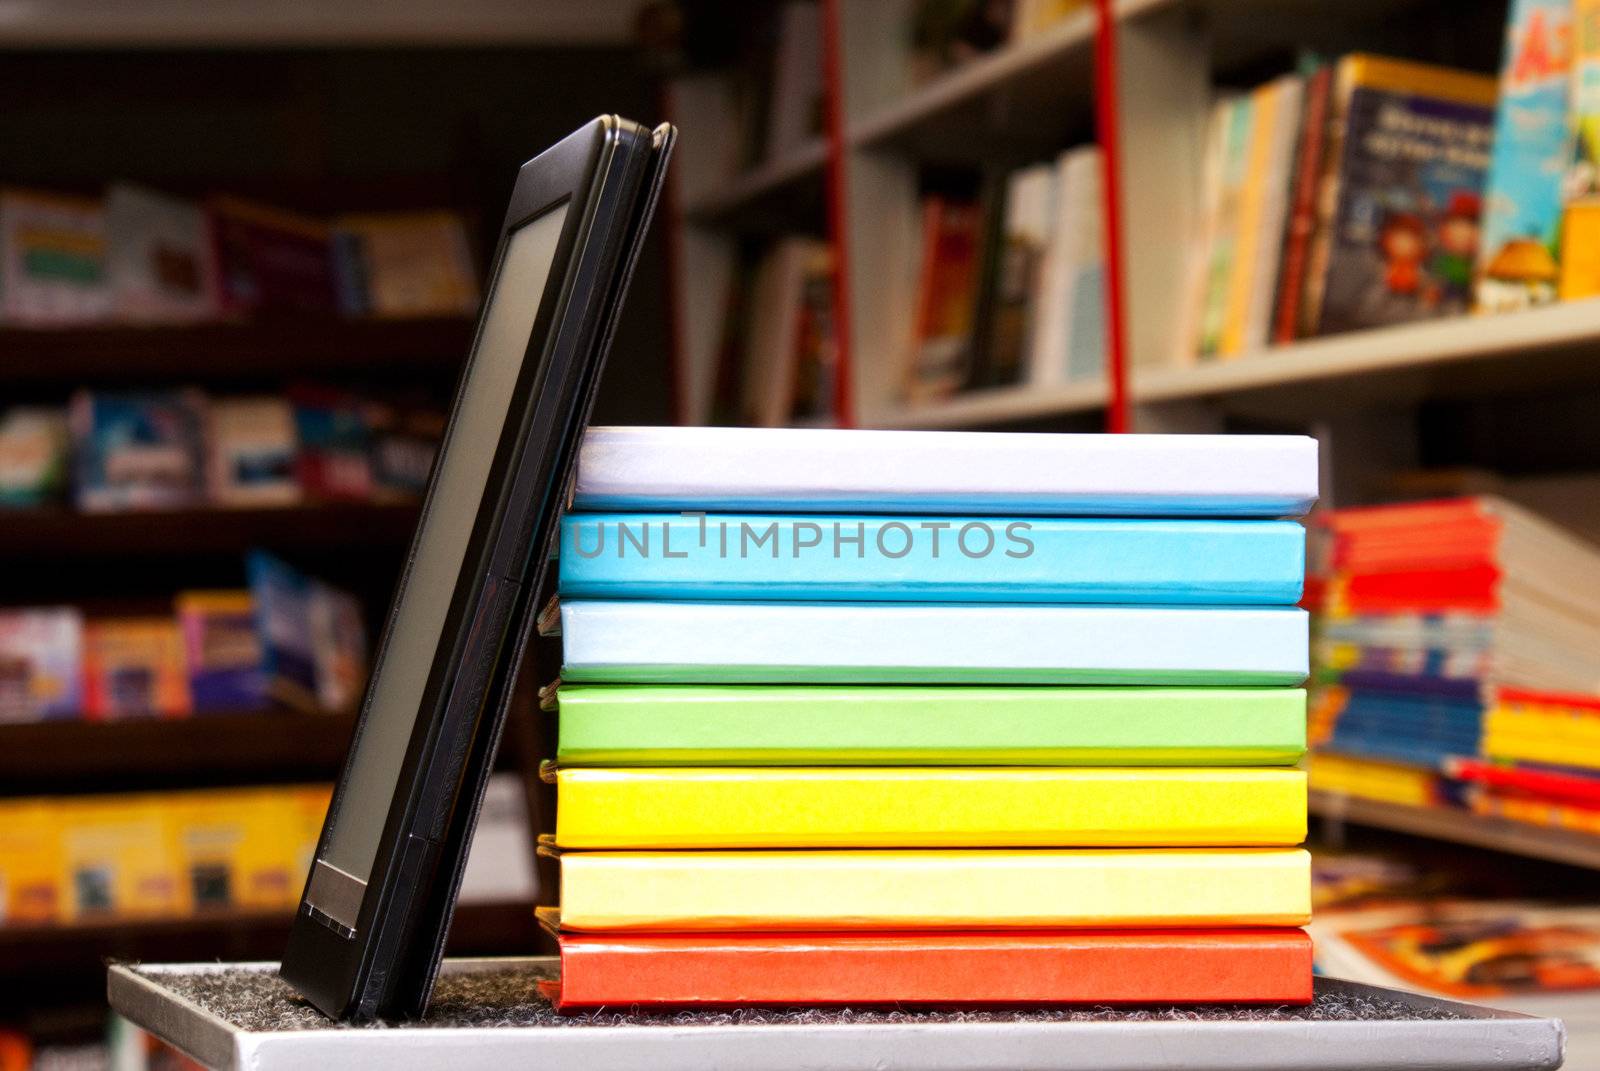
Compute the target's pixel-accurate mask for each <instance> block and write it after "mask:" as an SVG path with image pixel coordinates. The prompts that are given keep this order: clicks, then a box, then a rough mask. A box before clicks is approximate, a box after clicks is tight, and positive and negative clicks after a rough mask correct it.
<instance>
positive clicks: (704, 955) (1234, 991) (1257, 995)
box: [549, 929, 1311, 1011]
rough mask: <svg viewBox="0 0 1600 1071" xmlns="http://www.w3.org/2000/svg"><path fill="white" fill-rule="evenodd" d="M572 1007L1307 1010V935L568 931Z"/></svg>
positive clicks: (562, 994)
mask: <svg viewBox="0 0 1600 1071" xmlns="http://www.w3.org/2000/svg"><path fill="white" fill-rule="evenodd" d="M560 943H561V981H560V983H559V987H557V986H555V985H552V986H551V987H550V988H551V989H552V990H553V991H552V992H551V993H550V994H549V995H550V997H551V1000H552V1001H553V1002H554V1003H555V1005H556V1008H557V1010H559V1011H575V1010H581V1009H584V1008H594V1007H599V1006H601V1005H612V1006H617V1005H642V1006H646V1007H694V1006H705V1005H720V1006H728V1005H746V1004H761V1005H789V1004H991V1005H993V1004H1000V1005H1017V1004H1149V1003H1158V1004H1201V1003H1229V1004H1236V1003H1243V1004H1269V1003H1270V1004H1305V1003H1309V1002H1310V1000H1311V940H1310V938H1308V937H1307V936H1306V935H1305V933H1304V932H1303V931H1301V930H1291V929H1269V930H1209V931H1207V930H1201V931H1194V930H1185V931H1178V930H1140V931H1133V930H1123V931H1110V930H1107V931H1092V930H1091V931H1059V930H1057V931H1024V932H1017V933H998V932H996V933H979V932H974V933H893V934H891V933H880V934H839V933H828V934H776V933H735V934H687V933H672V934H639V935H633V934H630V935H617V936H602V935H598V934H561V935H560Z"/></svg>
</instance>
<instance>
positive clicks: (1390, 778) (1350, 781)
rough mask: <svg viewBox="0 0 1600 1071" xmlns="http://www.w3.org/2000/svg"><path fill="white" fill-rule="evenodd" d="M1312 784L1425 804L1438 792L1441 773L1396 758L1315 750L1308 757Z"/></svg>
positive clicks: (1319, 788) (1327, 789) (1368, 796)
mask: <svg viewBox="0 0 1600 1071" xmlns="http://www.w3.org/2000/svg"><path fill="white" fill-rule="evenodd" d="M1306 768H1307V769H1308V770H1309V771H1310V776H1311V787H1312V788H1314V789H1316V790H1317V791H1319V792H1337V793H1342V794H1343V795H1346V796H1360V797H1361V798H1362V799H1369V800H1382V801H1383V802H1385V803H1404V804H1409V805H1411V806H1414V807H1425V806H1428V805H1429V804H1431V803H1433V802H1434V801H1435V799H1436V797H1437V796H1438V791H1437V787H1438V781H1439V778H1438V775H1437V774H1435V773H1433V772H1432V771H1430V770H1420V769H1417V768H1415V767H1412V766H1402V765H1399V764H1397V763H1392V762H1375V761H1373V760H1371V759H1358V758H1351V757H1349V756H1345V755H1330V754H1328V753H1327V752H1321V751H1319V752H1313V753H1312V754H1311V755H1309V756H1308V757H1307V759H1306Z"/></svg>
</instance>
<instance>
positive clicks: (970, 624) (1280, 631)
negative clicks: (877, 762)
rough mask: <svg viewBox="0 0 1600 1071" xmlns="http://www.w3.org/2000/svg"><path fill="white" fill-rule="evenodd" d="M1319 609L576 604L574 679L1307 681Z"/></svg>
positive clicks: (568, 643) (568, 623)
mask: <svg viewBox="0 0 1600 1071" xmlns="http://www.w3.org/2000/svg"><path fill="white" fill-rule="evenodd" d="M1307 622H1308V615H1307V614H1306V612H1305V611H1304V610H1299V609H1293V608H1289V607H1281V608H1280V607H1273V608H1270V609H1210V608H1206V609H1186V608H1185V609H1179V608H1172V607H1121V606H1018V605H1007V606H983V605H972V604H959V605H957V604H916V603H895V604H888V603H758V602H745V603H714V602H677V603H674V602H649V601H633V602H605V601H593V602H591V601H584V600H578V601H569V602H566V603H563V604H562V606H561V636H562V649H563V651H564V652H565V658H564V663H563V666H562V670H561V676H562V679H563V680H571V681H633V682H648V681H664V682H678V683H700V684H716V683H740V682H743V683H756V682H769V683H790V682H800V681H804V682H807V683H848V682H865V683H945V682H948V683H963V684H1154V685H1163V684H1172V685H1180V684H1187V685H1194V684H1202V685H1203V684H1219V685H1298V684H1300V683H1302V682H1303V681H1304V680H1305V676H1306V673H1307V658H1308V655H1307V639H1308V624H1307Z"/></svg>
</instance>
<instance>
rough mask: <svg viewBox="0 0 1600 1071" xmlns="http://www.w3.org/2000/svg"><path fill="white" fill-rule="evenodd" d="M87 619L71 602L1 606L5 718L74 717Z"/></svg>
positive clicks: (0, 707)
mask: <svg viewBox="0 0 1600 1071" xmlns="http://www.w3.org/2000/svg"><path fill="white" fill-rule="evenodd" d="M82 653H83V619H82V617H80V616H79V614H78V611H77V610H75V609H72V608H71V607H66V606H56V607H48V608H45V609H39V610H6V611H3V612H0V723H4V722H23V721H38V720H41V719H45V718H69V717H75V716H77V714H78V713H79V711H80V709H81V707H82V705H83V687H82V681H83V678H82V676H81V674H80V672H79V663H80V661H81V658H82Z"/></svg>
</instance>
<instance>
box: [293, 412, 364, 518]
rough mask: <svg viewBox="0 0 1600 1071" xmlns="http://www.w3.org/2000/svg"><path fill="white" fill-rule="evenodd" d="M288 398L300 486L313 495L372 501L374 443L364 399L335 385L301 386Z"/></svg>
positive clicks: (323, 497)
mask: <svg viewBox="0 0 1600 1071" xmlns="http://www.w3.org/2000/svg"><path fill="white" fill-rule="evenodd" d="M289 400H290V402H291V404H292V405H293V406H294V428H295V439H296V442H297V447H296V454H295V462H294V471H295V478H296V479H297V480H298V481H299V484H300V489H301V490H302V491H303V492H304V493H305V494H306V496H307V497H309V498H313V499H319V498H320V499H355V500H358V501H366V500H368V499H370V498H371V497H372V443H371V437H370V434H369V430H368V427H367V419H366V413H365V406H364V404H363V402H362V401H361V399H359V398H357V397H356V396H354V395H352V394H349V393H347V392H345V391H342V390H337V389H334V388H327V387H317V386H308V385H300V386H296V387H294V388H292V389H291V390H290V391H289Z"/></svg>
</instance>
